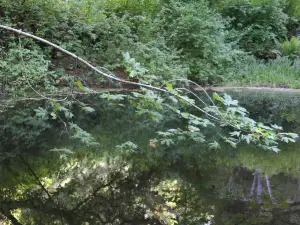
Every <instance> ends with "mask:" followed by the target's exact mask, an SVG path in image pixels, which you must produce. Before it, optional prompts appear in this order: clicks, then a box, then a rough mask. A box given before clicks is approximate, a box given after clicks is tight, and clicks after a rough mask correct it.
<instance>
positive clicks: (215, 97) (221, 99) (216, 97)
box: [213, 92, 223, 102]
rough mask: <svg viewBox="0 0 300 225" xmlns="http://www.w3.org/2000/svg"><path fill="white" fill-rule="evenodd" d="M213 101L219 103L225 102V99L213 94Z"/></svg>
mask: <svg viewBox="0 0 300 225" xmlns="http://www.w3.org/2000/svg"><path fill="white" fill-rule="evenodd" d="M213 99H215V100H217V101H219V102H223V98H222V97H221V96H220V95H218V94H217V93H216V92H215V93H213Z"/></svg>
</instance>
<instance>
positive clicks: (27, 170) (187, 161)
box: [0, 93, 300, 225]
mask: <svg viewBox="0 0 300 225" xmlns="http://www.w3.org/2000/svg"><path fill="white" fill-rule="evenodd" d="M234 95H236V96H235V97H237V98H238V99H239V100H240V102H241V103H242V104H243V103H244V106H245V107H246V108H247V109H249V111H250V112H251V116H253V117H255V119H257V120H260V121H263V122H266V123H276V124H279V125H282V126H283V127H284V128H285V129H288V130H289V131H292V132H296V133H299V132H298V131H299V121H298V117H297V114H298V110H300V102H299V100H298V96H294V95H280V96H278V95H274V96H273V95H270V94H253V93H252V94H251V95H250V94H245V93H242V94H241V93H240V94H234ZM91 103H93V100H91ZM93 107H94V109H95V112H93V113H90V114H88V115H87V114H79V115H80V116H77V118H76V121H74V122H76V124H79V126H80V127H82V128H83V129H85V130H88V131H89V132H90V133H91V134H93V137H95V141H96V142H97V143H99V144H97V145H91V146H88V147H87V146H86V145H82V144H80V143H79V142H77V141H76V140H74V139H70V138H69V137H68V135H67V133H66V132H64V124H63V123H62V122H61V121H59V120H53V121H51V120H50V121H49V120H47V121H46V120H41V119H40V120H39V119H37V118H36V116H35V113H34V109H36V108H37V106H35V105H32V104H31V105H30V106H29V105H27V104H21V103H20V104H19V105H17V106H15V107H14V108H12V109H10V110H9V111H7V112H6V114H5V115H2V117H1V118H0V120H1V129H0V132H1V136H2V139H1V140H0V151H1V154H0V156H1V157H0V160H1V163H0V165H1V167H0V168H1V169H0V173H1V179H0V223H3V224H10V223H11V224H17V225H20V224H25V225H27V224H30V225H31V224H50V225H51V224H71V225H73V224H113V225H115V224H116V225H118V224H171V225H172V224H186V225H193V224H195V225H196V224H197V225H199V224H217V225H218V224H228V225H232V224H245V225H246V224H278V225H281V224H300V223H299V221H300V217H299V210H300V177H299V175H300V174H299V166H300V154H299V152H298V151H299V144H297V143H296V144H288V145H282V146H281V149H282V151H281V152H280V153H274V152H268V151H263V150H261V149H256V148H254V147H252V146H244V145H242V146H240V147H239V148H238V149H231V148H229V147H228V146H227V147H225V146H222V148H221V149H219V148H209V147H207V146H205V145H203V146H201V145H199V144H195V143H190V142H184V143H183V144H182V145H178V146H175V147H171V146H169V147H168V146H165V145H164V146H155V145H153V144H150V141H151V139H152V138H153V137H155V135H156V134H155V133H156V131H157V130H162V129H163V128H164V129H166V128H171V127H172V125H173V124H176V125H177V126H180V123H181V121H180V120H178V119H177V118H173V117H170V118H168V119H166V120H164V122H161V121H160V122H157V123H153V122H151V123H150V122H149V121H148V119H147V118H144V117H137V116H136V114H134V113H133V110H132V108H131V107H130V106H127V105H126V106H125V105H120V106H118V107H117V106H116V105H115V104H114V105H110V104H109V103H107V102H103V103H102V102H100V103H97V104H95V102H94V103H93ZM28 115H32V116H28ZM6 118H14V119H13V120H8V121H7V120H6ZM178 124H179V125H178ZM213 132H217V131H216V130H214V131H209V132H207V133H206V135H210V136H213V135H214V133H213ZM49 150H52V151H49ZM8 221H10V222H8Z"/></svg>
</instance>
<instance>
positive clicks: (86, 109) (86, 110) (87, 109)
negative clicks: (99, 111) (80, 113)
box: [82, 106, 95, 113]
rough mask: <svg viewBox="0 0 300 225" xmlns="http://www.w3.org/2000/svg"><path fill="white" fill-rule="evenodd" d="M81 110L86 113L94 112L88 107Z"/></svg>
mask: <svg viewBox="0 0 300 225" xmlns="http://www.w3.org/2000/svg"><path fill="white" fill-rule="evenodd" d="M82 109H83V110H84V111H85V112H88V113H92V112H95V109H93V108H92V107H89V106H86V107H83V108H82Z"/></svg>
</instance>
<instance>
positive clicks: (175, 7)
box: [156, 1, 240, 84]
mask: <svg viewBox="0 0 300 225" xmlns="http://www.w3.org/2000/svg"><path fill="white" fill-rule="evenodd" d="M156 25H157V30H158V33H159V34H160V35H162V36H163V37H164V38H165V39H166V42H167V45H168V46H170V47H172V48H176V49H178V50H180V51H181V58H182V61H183V62H184V63H185V64H186V65H188V67H189V69H190V74H189V77H190V78H191V79H193V80H196V81H198V82H201V83H204V84H207V83H215V82H216V81H219V80H220V79H223V78H224V76H225V74H226V72H225V71H226V69H227V67H230V66H231V65H232V64H234V63H235V60H234V58H235V57H236V56H237V55H238V53H240V52H239V51H235V50H233V49H232V46H231V44H230V43H228V42H227V32H226V31H225V21H224V20H223V19H222V18H221V16H220V15H219V14H217V13H216V12H214V11H213V10H211V9H210V8H209V7H208V5H207V4H206V2H205V1H198V2H197V3H195V2H192V3H187V4H183V3H180V2H177V1H170V2H169V3H168V4H165V5H164V6H163V7H162V10H161V11H160V13H159V14H158V16H157V18H156Z"/></svg>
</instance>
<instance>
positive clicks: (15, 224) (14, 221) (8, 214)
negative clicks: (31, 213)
mask: <svg viewBox="0 0 300 225" xmlns="http://www.w3.org/2000/svg"><path fill="white" fill-rule="evenodd" d="M0 211H1V213H2V214H3V215H4V216H5V217H6V218H7V219H9V220H10V222H11V223H12V224H13V225H22V224H21V223H20V222H19V221H18V220H17V218H16V217H14V215H13V214H11V212H10V211H9V210H3V209H2V210H0Z"/></svg>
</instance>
